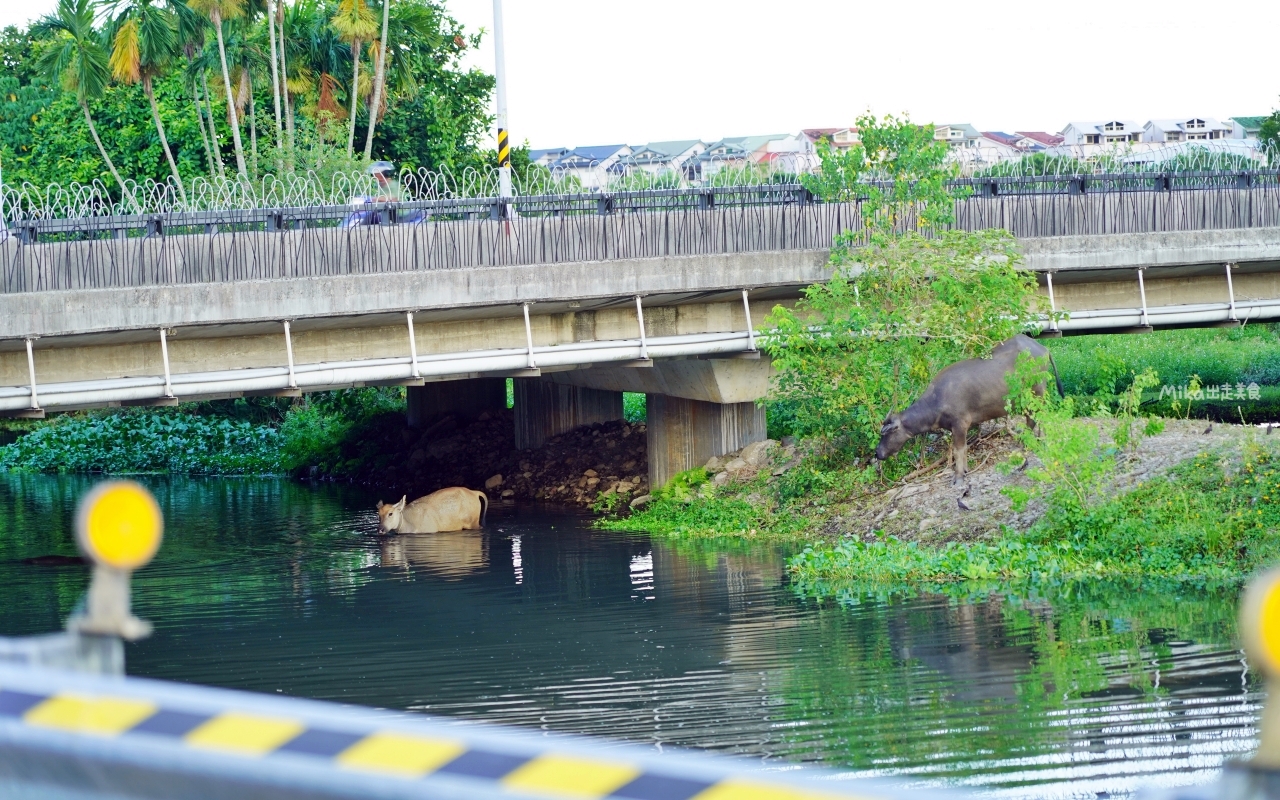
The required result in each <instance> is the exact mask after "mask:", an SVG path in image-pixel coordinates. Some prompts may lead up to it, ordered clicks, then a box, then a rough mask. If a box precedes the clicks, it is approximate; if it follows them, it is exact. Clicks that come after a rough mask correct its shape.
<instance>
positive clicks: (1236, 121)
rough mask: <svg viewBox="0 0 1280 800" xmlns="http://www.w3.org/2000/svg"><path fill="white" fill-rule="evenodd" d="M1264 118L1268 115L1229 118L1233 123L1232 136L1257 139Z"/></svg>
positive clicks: (1234, 137)
mask: <svg viewBox="0 0 1280 800" xmlns="http://www.w3.org/2000/svg"><path fill="white" fill-rule="evenodd" d="M1264 120H1266V117H1232V118H1231V119H1229V120H1227V122H1229V123H1231V138H1232V139H1257V138H1258V135H1259V134H1260V132H1261V131H1262V123H1263V121H1264Z"/></svg>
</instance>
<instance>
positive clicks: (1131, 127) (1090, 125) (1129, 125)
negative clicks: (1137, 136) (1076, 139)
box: [1062, 119, 1143, 133]
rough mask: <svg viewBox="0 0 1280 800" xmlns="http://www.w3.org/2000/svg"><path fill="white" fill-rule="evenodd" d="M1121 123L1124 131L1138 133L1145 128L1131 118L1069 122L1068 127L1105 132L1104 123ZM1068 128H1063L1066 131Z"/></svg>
mask: <svg viewBox="0 0 1280 800" xmlns="http://www.w3.org/2000/svg"><path fill="white" fill-rule="evenodd" d="M1112 123H1119V124H1121V125H1123V126H1124V128H1123V132H1124V133H1138V132H1139V131H1141V130H1143V126H1142V125H1140V124H1138V123H1137V122H1135V121H1133V120H1131V119H1104V120H1102V121H1101V122H1068V123H1067V128H1075V129H1076V130H1078V131H1088V132H1089V133H1103V132H1104V131H1103V130H1102V128H1103V126H1104V125H1110V124H1112ZM1067 128H1063V129H1062V130H1063V131H1064V132H1065V131H1066V130H1067Z"/></svg>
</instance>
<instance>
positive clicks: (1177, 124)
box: [1142, 117, 1231, 143]
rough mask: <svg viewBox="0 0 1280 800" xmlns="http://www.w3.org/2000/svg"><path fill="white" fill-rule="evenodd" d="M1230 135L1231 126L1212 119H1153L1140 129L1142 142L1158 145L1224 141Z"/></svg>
mask: <svg viewBox="0 0 1280 800" xmlns="http://www.w3.org/2000/svg"><path fill="white" fill-rule="evenodd" d="M1230 135H1231V126H1230V125H1227V124H1225V123H1222V122H1219V121H1218V120H1216V119H1214V118H1213V117H1191V118H1190V119H1153V120H1151V121H1150V122H1148V123H1147V124H1146V127H1144V128H1143V129H1142V141H1144V142H1158V143H1165V142H1194V141H1200V140H1208V139H1226V138H1227V137H1229V136H1230Z"/></svg>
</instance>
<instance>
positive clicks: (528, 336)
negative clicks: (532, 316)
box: [524, 303, 538, 369]
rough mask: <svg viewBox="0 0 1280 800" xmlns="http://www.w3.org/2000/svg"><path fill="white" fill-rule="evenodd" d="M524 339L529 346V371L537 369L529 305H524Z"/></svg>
mask: <svg viewBox="0 0 1280 800" xmlns="http://www.w3.org/2000/svg"><path fill="white" fill-rule="evenodd" d="M524 338H525V341H526V342H528V345H529V369H537V368H538V365H537V364H535V363H534V361H533V327H532V326H531V325H530V324H529V304H528V303H525V304H524Z"/></svg>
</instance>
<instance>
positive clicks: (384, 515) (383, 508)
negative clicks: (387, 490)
mask: <svg viewBox="0 0 1280 800" xmlns="http://www.w3.org/2000/svg"><path fill="white" fill-rule="evenodd" d="M407 499H409V496H408V495H405V496H404V497H401V498H400V502H399V503H392V504H387V503H384V502H382V501H381V500H379V501H378V533H392V532H394V531H395V530H396V529H397V528H399V527H400V514H401V512H402V511H404V502H405V500H407Z"/></svg>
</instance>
